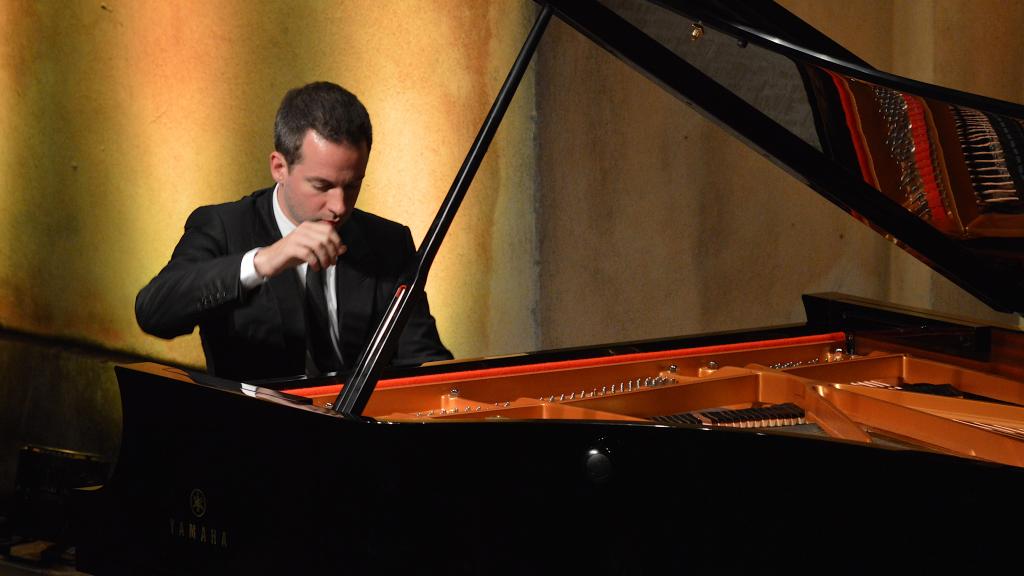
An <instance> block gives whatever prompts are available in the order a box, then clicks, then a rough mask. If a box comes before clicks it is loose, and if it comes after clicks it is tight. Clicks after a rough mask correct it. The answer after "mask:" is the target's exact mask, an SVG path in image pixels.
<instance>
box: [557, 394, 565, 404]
mask: <svg viewBox="0 0 1024 576" xmlns="http://www.w3.org/2000/svg"><path fill="white" fill-rule="evenodd" d="M563 400H565V394H559V395H558V401H559V402H561V401H563Z"/></svg>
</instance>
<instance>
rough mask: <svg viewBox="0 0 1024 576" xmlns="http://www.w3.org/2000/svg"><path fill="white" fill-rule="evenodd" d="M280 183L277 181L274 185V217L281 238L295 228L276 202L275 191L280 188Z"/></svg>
mask: <svg viewBox="0 0 1024 576" xmlns="http://www.w3.org/2000/svg"><path fill="white" fill-rule="evenodd" d="M280 188H281V183H280V182H279V183H277V185H275V186H274V219H275V220H277V229H278V230H280V231H281V238H284V237H285V236H287V235H289V234H291V233H292V231H293V230H295V228H296V226H295V224H292V221H291V220H289V219H288V217H287V216H285V215H284V210H281V204H279V202H278V198H277V191H278V190H280Z"/></svg>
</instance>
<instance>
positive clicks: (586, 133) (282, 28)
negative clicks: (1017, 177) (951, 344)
mask: <svg viewBox="0 0 1024 576" xmlns="http://www.w3.org/2000/svg"><path fill="white" fill-rule="evenodd" d="M785 5H786V6H788V7H789V8H790V9H792V10H793V11H794V12H796V13H797V14H798V15H801V16H803V17H805V18H807V19H808V20H809V21H810V22H811V23H812V24H815V25H817V26H819V27H820V28H821V29H822V30H823V31H825V32H826V33H827V34H830V35H832V36H833V37H834V38H836V39H837V40H838V41H839V42H841V43H843V44H844V45H846V46H847V47H849V48H850V49H851V50H853V51H854V52H855V53H857V54H859V55H861V56H862V57H863V58H865V59H866V60H868V61H869V62H871V63H873V64H875V65H876V66H878V67H880V68H883V69H889V70H892V71H894V72H896V73H898V74H905V75H910V76H913V77H916V78H918V79H922V80H926V81H933V82H938V83H942V84H946V85H950V86H953V87H956V88H961V89H965V90H970V91H973V92H979V93H982V94H986V95H991V96H996V97H1000V98H1007V99H1011V100H1017V101H1021V100H1024V84H1022V83H1024V74H1021V73H1020V72H1021V71H1020V67H1021V66H1022V64H1020V62H1019V59H1017V58H1015V56H1016V55H1019V54H1020V53H1021V48H1022V46H1021V45H1020V44H1021V43H1022V42H1024V41H1022V40H1021V38H1020V35H1019V34H1017V33H1016V29H1017V28H1018V27H1019V24H1020V23H1021V22H1024V8H1021V7H1020V6H1018V5H1016V4H1006V3H1001V2H989V3H988V4H986V6H987V8H986V9H978V8H977V4H976V3H968V2H966V1H964V2H960V1H953V0H947V1H944V2H940V3H933V2H924V1H907V2H887V3H885V2H876V1H873V0H871V1H868V0H861V1H855V2H846V3H837V2H817V1H811V0H803V1H798V0H787V1H786V2H785ZM535 12H536V8H535V6H534V5H533V4H532V3H531V2H525V1H519V0H502V1H500V2H487V3H485V2H470V3H466V2H456V1H454V0H453V1H446V2H436V1H426V0H424V1H420V2H405V1H403V2H399V1H394V2H379V1H374V2H371V1H368V0H367V1H361V2H360V1H354V2H320V1H313V0H305V1H298V2H275V1H270V0H266V1H263V2H259V3H256V4H253V3H251V2H246V1H241V0H236V1H222V2H215V3H209V2H198V1H196V0H177V1H164V0H161V1H156V0H152V1H146V0H134V1H130V2H129V1H127V0H111V1H108V2H102V3H98V2H84V1H69V2H33V1H30V0H8V1H7V2H2V3H0V32H2V33H3V34H4V37H5V41H4V42H3V43H0V111H2V112H0V133H2V134H4V137H3V138H2V139H0V231H2V232H0V325H2V326H3V327H8V328H13V329H16V330H21V331H26V332H30V333H38V334H44V335H54V336H59V337H67V338H71V339H76V340H83V341H88V342H92V343H96V344H99V345H101V346H103V347H106V348H109V349H111V350H116V351H124V352H130V353H136V354H144V355H151V356H155V357H157V358H160V359H163V360H166V361H169V362H174V363H184V364H192V365H200V364H201V363H202V357H201V353H200V350H199V344H198V338H197V337H195V336H192V337H186V338H179V339H177V340H174V341H170V342H166V341H162V340H159V339H156V338H151V337H148V336H145V335H143V334H142V333H141V331H139V329H138V328H137V326H136V325H135V321H134V317H133V311H132V303H133V300H134V296H135V293H136V292H137V290H138V289H139V288H140V287H141V286H142V285H143V284H144V283H145V282H146V281H147V280H148V279H149V278H150V277H151V276H152V275H153V274H155V273H156V271H157V270H158V269H159V267H160V266H161V265H162V264H163V263H164V262H165V261H166V259H167V257H168V255H169V253H170V250H171V248H172V247H173V245H174V242H175V241H176V240H177V238H178V236H179V234H180V231H181V225H182V223H183V222H184V219H185V217H186V216H187V214H188V213H189V211H190V210H191V209H192V208H194V207H195V206H197V205H200V204H203V203H212V202H221V201H226V200H231V199H234V198H237V197H239V196H240V195H242V194H245V193H248V192H249V191H251V190H254V189H256V188H259V187H262V186H266V185H268V183H269V178H268V177H267V173H266V157H267V153H268V152H269V150H270V147H271V134H270V125H271V121H272V115H273V111H274V109H275V107H276V105H277V102H278V100H279V98H280V96H281V94H282V93H283V92H284V91H285V90H286V89H287V88H289V87H291V86H295V85H298V84H301V83H304V82H306V81H309V80H313V79H318V78H330V79H334V80H337V81H339V82H341V83H342V84H344V85H346V86H348V87H349V88H351V89H352V90H353V91H355V92H356V93H357V94H359V95H360V96H361V98H362V99H363V100H364V102H366V104H367V106H368V108H369V109H370V112H371V114H372V115H373V118H374V121H375V131H376V141H375V146H374V153H373V158H372V160H371V171H370V174H369V177H368V180H367V182H366V186H365V187H364V192H363V197H362V198H361V200H360V203H361V206H362V207H364V208H366V209H369V210H372V211H375V212H378V213H381V214H383V215H385V216H387V217H390V218H394V219H398V220H401V221H404V222H406V223H408V224H409V225H410V226H411V227H412V229H413V234H414V236H415V237H416V238H417V239H418V238H420V237H421V236H422V234H423V233H424V232H425V230H426V228H427V226H428V224H429V221H430V219H431V218H432V216H433V211H434V210H435V208H436V206H437V204H438V203H439V201H440V198H441V197H442V196H443V194H444V193H445V192H446V190H447V188H448V186H449V185H450V183H451V179H452V177H453V175H454V174H455V171H456V170H457V168H458V166H459V164H460V162H461V161H462V158H463V155H464V154H465V152H466V150H467V149H468V147H469V144H470V142H471V141H472V139H473V137H474V135H475V133H476V130H477V129H478V127H479V124H480V121H481V120H482V118H483V116H484V114H485V113H486V111H487V108H488V106H489V105H490V102H491V100H492V98H493V96H494V94H495V92H496V90H497V87H498V86H499V84H500V82H501V81H502V79H503V78H504V75H505V73H506V71H507V69H508V66H509V64H510V63H511V61H512V59H513V58H514V56H515V53H516V51H517V50H518V48H519V46H520V43H521V42H522V40H523V39H524V37H525V35H526V32H527V30H528V28H529V26H530V23H531V21H532V17H533V15H534V14H535ZM534 69H536V70H538V75H537V76H536V77H535V76H534V75H533V70H534ZM535 91H536V93H535ZM535 123H536V124H535ZM535 210H539V215H538V214H537V213H535ZM428 290H429V291H430V293H431V299H432V303H433V306H434V311H435V314H436V316H437V317H438V321H439V324H440V327H441V330H442V334H443V336H444V337H445V340H446V342H447V343H448V344H449V345H450V347H451V348H452V349H453V350H454V351H455V352H456V354H457V355H459V356H477V355H483V354H504V353H512V352H517V351H523V350H530V349H537V348H547V347H553V346H565V345H576V344H587V343H595V342H602V341H616V340H624V339H633V338H648V337H660V336H670V335H679V334H687V333H694V332H704V331H710V330H721V329H732V328H748V327H753V326H761V325H772V324H779V323H785V322H799V321H802V319H803V318H802V311H801V309H800V304H799V295H800V294H802V293H806V292H816V291H825V290H837V291H843V292H848V293H852V294H858V295H863V296H867V297H872V298H879V299H885V300H892V301H896V302H900V303H905V304H910V305H917V306H922V307H927V308H938V309H942V310H946V311H952V312H959V313H964V314H968V315H976V316H977V315H980V316H985V317H988V318H994V319H1005V317H1000V316H995V315H993V314H990V313H988V312H987V311H986V309H985V308H984V307H983V306H981V305H979V304H977V303H976V301H975V300H974V299H973V298H972V297H970V296H969V295H965V294H964V293H962V292H961V291H959V290H958V289H957V288H955V287H953V286H952V285H950V284H949V283H948V282H946V281H945V280H942V279H941V278H938V277H936V276H935V275H934V274H933V273H932V272H930V271H929V270H928V269H927V268H925V267H924V266H921V265H919V264H917V263H916V261H914V260H912V259H911V258H909V257H907V256H905V255H904V254H903V253H902V252H900V251H898V250H896V249H895V248H893V247H892V246H891V245H889V244H888V243H886V242H884V241H882V240H881V239H880V238H879V237H878V236H877V235H875V234H874V233H873V232H871V231H869V230H868V229H866V228H865V227H863V226H861V225H859V224H857V223H856V222H854V221H853V220H852V219H850V218H849V217H847V216H846V215H845V214H842V213H840V212H839V211H837V210H835V209H834V208H833V207H832V206H831V205H829V204H827V203H826V202H825V201H824V200H821V199H820V198H819V197H818V196H817V195H815V194H813V193H811V192H810V191H809V190H807V189H805V188H804V187H803V186H801V185H799V184H797V183H795V182H794V181H793V180H792V179H791V178H790V177H789V176H788V175H786V174H784V173H782V172H781V171H780V170H779V169H778V168H776V167H775V166H774V165H772V164H771V163H769V162H767V161H766V160H764V159H763V158H761V157H760V156H758V155H757V154H755V153H753V152H751V151H750V150H748V149H746V148H745V147H744V146H742V145H741V144H739V143H737V142H736V141H734V140H733V139H732V138H731V137H729V136H727V135H725V134H723V133H722V132H721V131H720V130H719V129H718V128H716V127H715V126H713V125H711V124H709V123H708V122H707V121H705V120H703V119H702V118H701V117H699V116H698V115H697V114H695V113H694V112H693V111H691V110H690V109H689V108H687V107H686V106H685V105H683V104H681V103H679V102H678V101H676V100H674V99H673V98H671V97H669V96H668V95H667V94H665V93H664V92H662V91H661V90H660V89H657V88H655V87H653V86H652V85H650V83H648V82H647V81H646V80H645V79H643V78H641V77H639V76H638V75H637V74H635V73H634V72H633V71H632V70H630V69H629V68H628V67H626V66H624V65H623V64H621V63H619V62H618V61H617V60H615V59H614V58H612V57H610V56H609V55H608V54H606V53H604V52H603V51H602V50H600V49H598V48H596V47H595V46H593V45H592V44H591V43H590V42H589V41H587V40H584V39H583V38H581V37H579V35H578V34H576V33H575V32H574V31H572V30H569V29H568V28H567V27H566V26H564V25H562V24H561V23H559V22H558V21H557V20H555V21H553V22H552V24H551V26H550V28H549V31H548V35H547V37H546V38H545V39H544V41H543V42H542V44H541V51H540V54H539V61H538V63H537V65H536V68H532V69H531V73H530V75H529V76H528V77H527V80H526V81H525V82H524V85H523V87H522V88H521V89H520V91H519V95H518V97H517V99H516V101H515V102H514V104H513V106H512V108H511V110H510V111H509V115H508V117H507V119H506V121H505V123H504V125H503V126H502V129H501V131H500V132H499V134H498V137H497V139H496V140H495V143H494V145H493V146H492V149H491V152H490V154H489V155H488V157H487V160H486V161H485V162H484V165H483V167H482V169H481V172H480V174H479V175H478V176H477V178H476V183H475V184H474V186H473V189H472V190H471V193H470V196H469V199H468V200H467V202H466V203H465V204H464V206H463V210H462V211H461V213H460V214H459V217H458V219H457V220H456V222H455V225H454V226H453V228H452V230H451V234H450V235H449V239H448V240H447V241H446V244H445V246H444V247H443V249H442V251H441V254H440V256H439V258H438V260H437V264H436V266H435V271H434V272H433V274H432V277H431V282H430V284H429V286H428ZM1011 319H1012V320H1016V318H1011Z"/></svg>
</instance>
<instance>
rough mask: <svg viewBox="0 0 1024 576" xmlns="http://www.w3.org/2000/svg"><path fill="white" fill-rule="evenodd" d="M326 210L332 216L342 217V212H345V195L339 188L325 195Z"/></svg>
mask: <svg viewBox="0 0 1024 576" xmlns="http://www.w3.org/2000/svg"><path fill="white" fill-rule="evenodd" d="M327 209H328V210H330V211H331V213H332V214H336V215H338V216H343V214H342V212H344V211H345V194H344V193H343V192H342V191H341V188H332V189H331V190H330V191H329V192H328V193H327Z"/></svg>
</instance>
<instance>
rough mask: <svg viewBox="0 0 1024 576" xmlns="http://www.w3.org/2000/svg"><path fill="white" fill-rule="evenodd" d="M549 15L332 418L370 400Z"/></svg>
mask: <svg viewBox="0 0 1024 576" xmlns="http://www.w3.org/2000/svg"><path fill="white" fill-rule="evenodd" d="M551 13H552V8H551V6H550V5H547V4H545V5H544V8H543V9H542V10H541V12H540V15H538V16H537V21H536V22H534V24H533V28H532V29H531V30H530V34H529V36H527V38H526V43H525V44H523V47H522V49H521V50H520V51H519V55H518V56H517V57H516V61H515V63H514V64H513V65H512V69H511V70H510V71H509V73H508V76H507V77H506V78H505V82H504V84H502V86H501V90H500V91H499V92H498V97H497V98H496V99H495V100H494V104H492V105H491V110H490V112H488V114H487V118H486V119H484V123H483V126H481V128H480V132H479V133H478V134H477V136H476V140H474V141H473V145H472V146H471V147H470V149H469V154H468V155H467V156H466V159H465V160H464V161H463V162H462V166H461V167H460V168H459V172H458V173H457V174H456V175H455V181H454V182H452V186H451V188H449V189H448V195H447V196H445V199H444V202H442V203H441V208H440V209H439V210H438V212H437V215H436V216H435V217H434V222H433V223H432V224H431V225H430V229H429V230H428V231H427V235H426V237H425V238H424V239H423V243H422V244H420V248H419V250H417V251H416V258H414V259H413V261H412V264H413V265H412V266H410V268H409V269H407V270H406V272H405V274H403V276H402V281H400V282H399V287H398V289H397V290H396V291H395V295H394V297H393V298H392V300H391V304H389V305H388V309H387V312H385V314H384V318H383V319H382V320H381V323H380V325H379V326H378V327H377V329H376V330H375V331H374V334H373V337H372V338H370V341H369V343H368V344H367V346H366V348H365V349H364V350H363V352H362V354H360V355H359V360H358V361H357V362H356V365H355V368H353V369H352V374H351V376H349V379H348V382H346V383H345V386H344V387H343V388H342V389H341V392H340V393H339V394H338V398H337V399H336V400H335V402H334V407H333V409H334V410H335V411H336V412H339V413H341V414H343V415H346V416H350V417H353V418H359V417H360V415H361V414H362V412H363V409H364V408H365V407H366V403H367V402H368V401H369V400H370V394H372V393H373V390H374V387H376V385H377V380H378V379H380V373H381V370H383V368H384V365H385V364H387V362H388V361H389V360H391V357H392V356H393V355H394V353H395V348H396V346H397V345H398V337H399V336H400V335H401V334H402V329H403V328H405V324H406V322H408V320H409V314H410V312H411V311H412V309H413V306H415V305H416V303H417V300H418V299H419V298H421V297H422V296H423V287H424V285H425V284H426V282H427V273H428V272H429V271H430V266H431V264H433V262H434V256H436V255H437V251H438V249H439V248H440V247H441V241H442V240H444V236H445V234H446V233H447V232H448V228H449V227H450V226H451V223H452V220H454V219H455V213H456V212H457V211H458V209H459V205H460V204H462V199H463V198H464V197H465V196H466V191H467V190H468V189H469V185H470V184H471V183H472V182H473V177H474V176H475V175H476V171H477V168H479V167H480V162H481V161H483V157H484V154H485V153H486V152H487V148H488V146H490V144H491V140H492V139H493V138H494V133H495V132H496V131H497V130H498V126H499V125H500V124H501V119H502V118H503V117H504V116H505V111H506V110H507V109H508V106H509V103H510V102H511V101H512V97H513V96H515V93H516V88H517V87H518V86H519V82H520V80H522V78H523V75H524V74H525V73H526V67H527V66H528V65H529V64H530V60H531V59H532V58H533V53H534V52H536V50H537V44H538V43H539V42H540V38H541V36H542V35H543V34H544V29H545V28H546V27H547V24H548V21H549V20H551ZM410 276H411V277H412V279H411V280H409V277H410Z"/></svg>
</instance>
